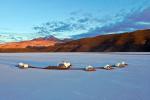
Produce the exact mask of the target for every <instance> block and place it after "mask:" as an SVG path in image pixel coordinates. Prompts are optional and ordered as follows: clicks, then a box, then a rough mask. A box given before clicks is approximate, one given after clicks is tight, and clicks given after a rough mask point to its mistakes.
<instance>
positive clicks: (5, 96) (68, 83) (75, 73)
mask: <svg viewBox="0 0 150 100" xmlns="http://www.w3.org/2000/svg"><path fill="white" fill-rule="evenodd" d="M63 60H67V61H70V62H71V63H72V64H73V67H74V68H77V67H85V66H87V65H92V66H96V67H98V66H104V65H105V64H114V63H116V62H119V61H126V62H127V63H128V64H129V66H127V67H126V68H122V69H118V68H116V69H114V70H111V71H110V70H109V71H108V70H101V69H99V70H97V71H96V72H85V71H82V70H71V71H60V70H42V69H18V68H17V67H15V65H16V64H17V63H19V62H24V63H29V64H31V65H33V66H37V67H44V66H48V65H57V64H58V62H61V61H63ZM149 94H150V53H0V100H150V95H149Z"/></svg>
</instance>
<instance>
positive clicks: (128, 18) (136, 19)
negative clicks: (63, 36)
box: [73, 7, 150, 38]
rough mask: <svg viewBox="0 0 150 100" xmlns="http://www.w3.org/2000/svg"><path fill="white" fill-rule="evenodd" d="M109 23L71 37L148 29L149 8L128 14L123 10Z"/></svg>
mask: <svg viewBox="0 0 150 100" xmlns="http://www.w3.org/2000/svg"><path fill="white" fill-rule="evenodd" d="M113 20H114V21H110V23H108V24H105V25H104V26H102V27H101V26H97V27H95V28H94V29H93V28H92V29H90V30H89V31H88V32H87V33H83V34H80V35H75V36H73V37H76V38H81V37H85V36H95V35H98V34H104V33H117V32H127V31H134V30H140V29H149V28H150V7H146V8H137V9H133V10H131V11H130V12H128V13H125V12H124V11H123V10H122V11H121V12H120V13H118V14H116V16H115V17H114V19H113Z"/></svg>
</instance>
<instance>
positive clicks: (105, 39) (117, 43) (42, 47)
mask: <svg viewBox="0 0 150 100" xmlns="http://www.w3.org/2000/svg"><path fill="white" fill-rule="evenodd" d="M34 41H36V42H35V43H34ZM37 41H38V42H37ZM27 42H29V43H28V44H30V45H28V46H23V47H24V48H21V47H19V46H18V45H20V44H24V43H27ZM40 42H41V44H40ZM34 44H35V45H36V46H35V45H34ZM13 45H15V46H12V45H11V44H10V46H9V48H3V47H4V46H6V47H7V46H8V45H0V52H150V29H147V30H139V31H135V32H129V33H122V34H109V35H100V36H96V37H92V38H84V39H79V40H72V41H69V42H56V41H53V42H50V41H49V40H48V39H44V40H43V39H35V40H31V41H25V42H20V43H17V44H15V43H14V44H13ZM33 45H34V46H33ZM12 47H14V48H12Z"/></svg>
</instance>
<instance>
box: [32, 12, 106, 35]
mask: <svg viewBox="0 0 150 100" xmlns="http://www.w3.org/2000/svg"><path fill="white" fill-rule="evenodd" d="M103 21H104V20H102V19H100V18H96V17H93V15H92V14H90V13H81V12H78V13H77V12H72V13H71V15H70V17H69V18H67V19H65V20H61V21H50V22H46V23H43V24H41V25H39V26H35V27H34V30H36V31H37V32H38V33H39V34H43V35H55V36H60V35H62V34H68V35H69V36H71V35H72V34H81V33H83V32H88V30H89V29H90V28H93V27H95V26H99V25H100V24H102V23H103Z"/></svg>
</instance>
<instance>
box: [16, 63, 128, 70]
mask: <svg viewBox="0 0 150 100" xmlns="http://www.w3.org/2000/svg"><path fill="white" fill-rule="evenodd" d="M127 65H128V64H127V63H125V62H124V61H123V62H121V63H117V64H114V65H109V64H107V65H105V66H104V67H93V66H91V65H89V66H86V67H85V68H82V69H83V70H84V71H96V69H105V70H111V69H114V68H115V67H118V68H123V67H126V66H127ZM71 66H72V64H71V63H70V62H66V61H63V62H62V63H60V64H58V66H48V67H44V68H40V67H33V66H31V65H29V64H25V63H19V64H18V65H17V67H19V68H22V69H27V68H38V69H49V70H50V69H55V70H69V69H71Z"/></svg>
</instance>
